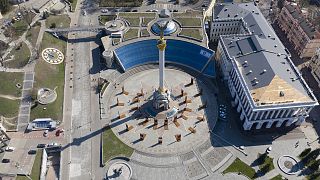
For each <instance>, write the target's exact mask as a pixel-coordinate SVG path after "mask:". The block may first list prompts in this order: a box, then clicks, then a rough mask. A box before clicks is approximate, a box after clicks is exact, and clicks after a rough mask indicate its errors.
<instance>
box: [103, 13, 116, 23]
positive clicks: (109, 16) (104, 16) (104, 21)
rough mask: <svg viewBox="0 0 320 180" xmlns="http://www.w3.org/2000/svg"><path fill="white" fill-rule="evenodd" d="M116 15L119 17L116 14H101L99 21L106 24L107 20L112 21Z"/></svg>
mask: <svg viewBox="0 0 320 180" xmlns="http://www.w3.org/2000/svg"><path fill="white" fill-rule="evenodd" d="M116 17H117V16H116V15H101V16H99V22H100V24H102V25H105V24H106V22H108V21H112V20H114V19H115V18H116Z"/></svg>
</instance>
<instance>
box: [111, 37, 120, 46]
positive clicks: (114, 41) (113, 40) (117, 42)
mask: <svg viewBox="0 0 320 180" xmlns="http://www.w3.org/2000/svg"><path fill="white" fill-rule="evenodd" d="M119 43H120V38H112V44H113V45H117V44H119Z"/></svg>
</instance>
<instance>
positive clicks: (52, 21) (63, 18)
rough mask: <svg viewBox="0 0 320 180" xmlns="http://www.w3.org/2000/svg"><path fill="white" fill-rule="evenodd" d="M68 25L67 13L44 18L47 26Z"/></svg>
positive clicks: (62, 26)
mask: <svg viewBox="0 0 320 180" xmlns="http://www.w3.org/2000/svg"><path fill="white" fill-rule="evenodd" d="M69 25H70V18H69V17H68V16H67V15H57V16H53V15H51V16H49V17H48V18H47V20H46V27H47V28H67V27H69Z"/></svg>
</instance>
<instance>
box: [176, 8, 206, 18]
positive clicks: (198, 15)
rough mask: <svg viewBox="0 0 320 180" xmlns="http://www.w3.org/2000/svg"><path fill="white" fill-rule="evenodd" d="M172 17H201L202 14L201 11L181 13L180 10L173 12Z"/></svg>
mask: <svg viewBox="0 0 320 180" xmlns="http://www.w3.org/2000/svg"><path fill="white" fill-rule="evenodd" d="M172 15H173V17H174V18H177V17H189V18H192V17H193V18H194V17H203V14H202V12H201V11H192V10H190V11H186V12H184V13H181V12H174V13H173V14H172Z"/></svg>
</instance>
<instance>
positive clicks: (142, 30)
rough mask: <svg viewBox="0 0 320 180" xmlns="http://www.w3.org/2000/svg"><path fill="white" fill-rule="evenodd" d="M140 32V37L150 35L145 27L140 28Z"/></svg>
mask: <svg viewBox="0 0 320 180" xmlns="http://www.w3.org/2000/svg"><path fill="white" fill-rule="evenodd" d="M140 34H141V37H145V36H150V33H149V31H148V30H147V29H141V31H140Z"/></svg>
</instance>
